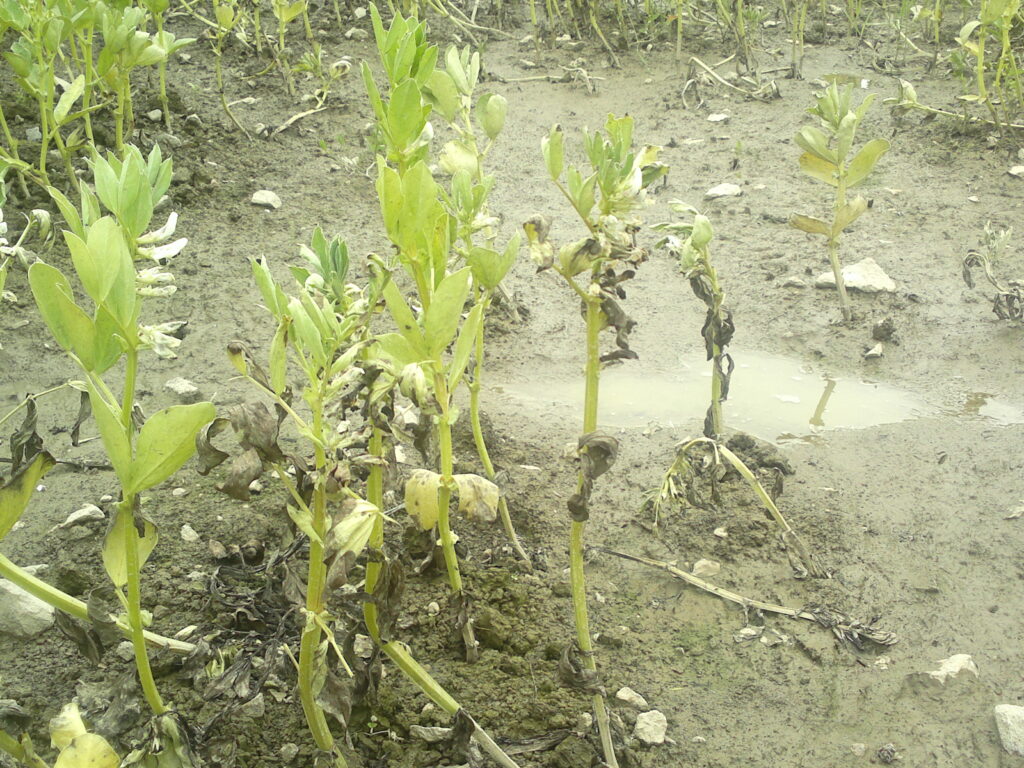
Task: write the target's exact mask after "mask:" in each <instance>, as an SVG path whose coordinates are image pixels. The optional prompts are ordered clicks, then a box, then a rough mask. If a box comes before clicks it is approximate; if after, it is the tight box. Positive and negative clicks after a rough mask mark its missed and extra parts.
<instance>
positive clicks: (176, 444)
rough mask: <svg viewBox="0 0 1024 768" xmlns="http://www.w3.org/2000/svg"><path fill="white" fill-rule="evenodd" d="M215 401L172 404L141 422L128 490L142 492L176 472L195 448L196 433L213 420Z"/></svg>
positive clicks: (215, 413) (129, 491)
mask: <svg viewBox="0 0 1024 768" xmlns="http://www.w3.org/2000/svg"><path fill="white" fill-rule="evenodd" d="M216 415H217V412H216V409H215V408H214V407H213V403H193V404H192V405H173V406H171V407H170V408H164V409H163V410H162V411H157V412H156V413H154V414H153V415H152V416H150V417H149V418H148V419H146V423H145V424H143V425H142V430H141V431H140V432H139V439H138V442H137V443H136V446H135V464H134V467H133V468H132V482H131V485H130V486H129V487H128V488H127V491H128V493H140V492H141V491H145V490H147V489H149V488H152V487H153V486H155V485H159V484H160V483H162V482H163V481H164V480H166V479H167V478H169V477H170V476H171V475H173V474H174V473H175V472H177V471H178V470H179V469H180V468H181V467H182V465H184V463H185V462H186V461H188V460H189V459H190V458H191V457H192V454H193V453H195V451H196V434H197V433H198V432H199V430H200V429H202V428H203V427H204V426H206V425H207V424H209V423H210V422H211V421H213V419H214V417H216Z"/></svg>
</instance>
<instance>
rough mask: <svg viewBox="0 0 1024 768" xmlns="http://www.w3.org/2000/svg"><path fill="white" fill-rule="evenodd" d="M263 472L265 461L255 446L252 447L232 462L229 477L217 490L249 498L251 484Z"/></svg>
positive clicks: (244, 499)
mask: <svg viewBox="0 0 1024 768" xmlns="http://www.w3.org/2000/svg"><path fill="white" fill-rule="evenodd" d="M262 474H263V461H262V460H261V459H260V456H259V453H257V451H256V449H255V448H250V449H249V450H247V451H245V452H244V453H242V454H240V455H239V456H237V457H236V458H235V460H234V461H233V462H231V469H230V470H229V471H228V479H227V480H225V481H224V482H223V483H221V484H220V485H218V486H217V490H218V491H221V492H223V493H226V494H227V495H228V496H230V497H232V498H234V499H239V500H241V501H248V500H249V485H250V484H251V483H252V481H253V480H255V479H256V478H257V477H259V476H260V475H262Z"/></svg>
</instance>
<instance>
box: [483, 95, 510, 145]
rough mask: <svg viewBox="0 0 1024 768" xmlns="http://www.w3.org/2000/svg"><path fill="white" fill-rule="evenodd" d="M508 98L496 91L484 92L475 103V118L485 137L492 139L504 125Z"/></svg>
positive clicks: (496, 136)
mask: <svg viewBox="0 0 1024 768" xmlns="http://www.w3.org/2000/svg"><path fill="white" fill-rule="evenodd" d="M507 115H508V100H507V99H505V97H504V96H502V95H501V94H498V93H485V94H484V95H483V96H481V97H480V100H479V101H477V103H476V119H477V122H478V123H480V127H481V128H483V129H484V133H485V134H486V135H487V138H488V139H490V140H491V141H494V140H495V139H496V138H498V134H500V133H501V129H502V128H504V127H505V117H506V116H507Z"/></svg>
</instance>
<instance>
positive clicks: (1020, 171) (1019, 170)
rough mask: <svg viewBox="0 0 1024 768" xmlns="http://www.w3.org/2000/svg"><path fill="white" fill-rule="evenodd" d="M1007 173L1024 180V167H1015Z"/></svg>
mask: <svg viewBox="0 0 1024 768" xmlns="http://www.w3.org/2000/svg"><path fill="white" fill-rule="evenodd" d="M1007 173H1008V174H1010V175H1011V176H1016V177H1017V178H1018V179H1024V165H1015V166H1013V167H1012V168H1011V169H1010V170H1008V171H1007Z"/></svg>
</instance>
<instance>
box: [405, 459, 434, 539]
mask: <svg viewBox="0 0 1024 768" xmlns="http://www.w3.org/2000/svg"><path fill="white" fill-rule="evenodd" d="M440 487H441V476H440V475H439V474H437V473H436V472H431V471H430V470H428V469H414V470H413V471H412V474H411V475H409V479H408V480H406V481H405V511H406V512H408V513H409V514H410V515H412V517H414V518H415V519H416V522H418V523H419V525H420V528H422V529H423V530H424V531H429V530H430V529H431V528H433V527H434V526H435V525H437V518H438V514H439V508H438V503H437V491H438V489H439V488H440Z"/></svg>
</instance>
